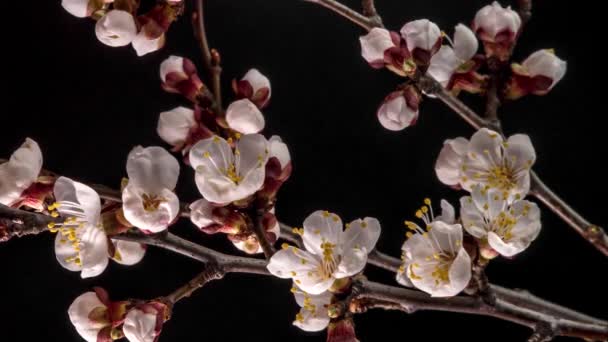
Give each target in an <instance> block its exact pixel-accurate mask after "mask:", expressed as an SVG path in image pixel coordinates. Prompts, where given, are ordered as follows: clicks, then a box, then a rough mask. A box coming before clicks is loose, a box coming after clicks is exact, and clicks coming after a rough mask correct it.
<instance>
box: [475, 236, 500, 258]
mask: <svg viewBox="0 0 608 342" xmlns="http://www.w3.org/2000/svg"><path fill="white" fill-rule="evenodd" d="M479 255H480V256H481V257H482V258H484V259H487V260H492V259H494V258H496V257H497V256H499V255H500V254H499V253H498V252H497V251H496V250H494V249H493V248H492V247H491V246H490V245H489V244H488V241H487V240H480V241H479Z"/></svg>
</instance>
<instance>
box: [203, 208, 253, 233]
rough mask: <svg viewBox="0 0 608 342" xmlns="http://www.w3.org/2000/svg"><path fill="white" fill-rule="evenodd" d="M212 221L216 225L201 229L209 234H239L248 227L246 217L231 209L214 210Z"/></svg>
mask: <svg viewBox="0 0 608 342" xmlns="http://www.w3.org/2000/svg"><path fill="white" fill-rule="evenodd" d="M211 219H212V220H213V222H215V224H212V225H210V226H207V227H204V228H201V230H202V231H204V232H205V233H207V234H216V233H224V234H238V233H239V232H241V231H245V230H247V227H248V225H247V220H246V218H245V217H244V215H243V214H241V213H240V212H238V211H235V210H234V209H232V208H230V207H219V208H215V209H213V211H212V215H211Z"/></svg>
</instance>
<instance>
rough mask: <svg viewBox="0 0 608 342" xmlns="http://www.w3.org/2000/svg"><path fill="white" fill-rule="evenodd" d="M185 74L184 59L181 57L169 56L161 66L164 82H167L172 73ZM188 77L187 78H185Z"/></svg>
mask: <svg viewBox="0 0 608 342" xmlns="http://www.w3.org/2000/svg"><path fill="white" fill-rule="evenodd" d="M173 72H175V73H180V74H185V71H184V58H183V57H179V56H169V58H167V59H165V60H164V61H163V62H162V63H161V64H160V79H161V80H162V81H163V82H166V81H167V75H168V74H170V73H173ZM184 77H186V76H184Z"/></svg>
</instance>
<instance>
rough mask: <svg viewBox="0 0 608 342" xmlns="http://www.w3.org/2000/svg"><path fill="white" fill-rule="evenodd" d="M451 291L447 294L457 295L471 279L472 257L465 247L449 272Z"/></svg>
mask: <svg viewBox="0 0 608 342" xmlns="http://www.w3.org/2000/svg"><path fill="white" fill-rule="evenodd" d="M449 277H450V287H451V291H450V292H449V293H445V296H455V295H457V294H459V293H460V292H462V290H464V289H465V287H467V285H468V284H469V281H470V280H471V258H470V257H469V254H468V253H467V251H466V250H465V249H464V248H461V249H460V251H459V252H458V255H457V256H456V259H454V261H453V262H452V266H451V267H450V272H449Z"/></svg>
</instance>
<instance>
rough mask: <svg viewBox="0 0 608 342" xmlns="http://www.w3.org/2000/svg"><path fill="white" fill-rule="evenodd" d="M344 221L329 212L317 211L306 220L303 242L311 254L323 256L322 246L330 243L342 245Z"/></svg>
mask: <svg viewBox="0 0 608 342" xmlns="http://www.w3.org/2000/svg"><path fill="white" fill-rule="evenodd" d="M341 237H342V219H341V218H340V216H338V215H336V214H333V213H330V212H328V211H323V210H317V211H315V212H314V213H312V214H310V215H309V216H308V217H307V218H306V219H305V220H304V234H303V235H302V241H304V247H306V250H308V251H309V252H311V253H313V254H316V255H318V256H323V249H322V248H321V244H323V243H325V242H329V243H331V244H334V245H339V244H340V243H341V240H340V239H341Z"/></svg>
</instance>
